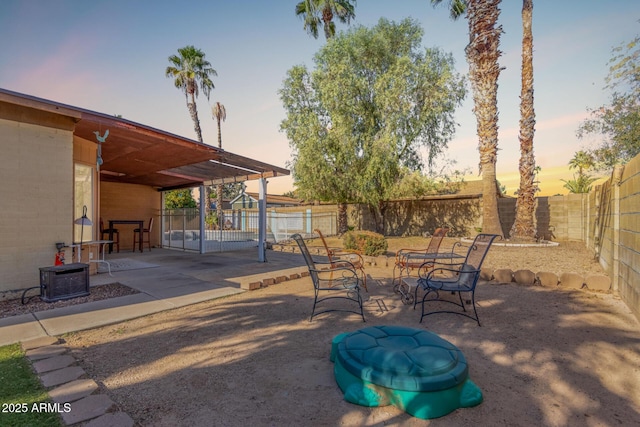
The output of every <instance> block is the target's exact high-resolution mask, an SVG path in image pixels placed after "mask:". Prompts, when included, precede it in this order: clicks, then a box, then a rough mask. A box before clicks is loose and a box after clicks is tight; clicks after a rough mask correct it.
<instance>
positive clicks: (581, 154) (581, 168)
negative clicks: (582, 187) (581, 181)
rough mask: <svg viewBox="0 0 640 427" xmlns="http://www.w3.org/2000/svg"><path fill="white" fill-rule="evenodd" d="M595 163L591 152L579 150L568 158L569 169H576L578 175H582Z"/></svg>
mask: <svg viewBox="0 0 640 427" xmlns="http://www.w3.org/2000/svg"><path fill="white" fill-rule="evenodd" d="M595 164H596V162H595V160H594V158H593V155H592V154H591V153H588V152H586V151H584V150H580V151H577V152H576V153H575V154H574V155H573V157H572V158H571V160H569V169H578V175H583V174H584V172H585V170H588V169H591V168H592V167H594V166H595Z"/></svg>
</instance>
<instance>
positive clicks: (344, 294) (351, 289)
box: [291, 234, 366, 322]
mask: <svg viewBox="0 0 640 427" xmlns="http://www.w3.org/2000/svg"><path fill="white" fill-rule="evenodd" d="M291 238H292V239H293V240H295V241H296V243H297V244H298V247H299V248H300V252H301V253H302V256H303V257H304V261H305V262H306V264H307V267H308V269H309V276H310V277H311V281H312V282H313V289H314V298H313V308H312V310H311V317H310V318H309V321H310V322H311V321H312V320H313V318H314V317H315V316H317V315H319V314H322V313H329V312H332V311H342V312H347V313H354V314H359V315H360V316H361V317H362V321H363V322H366V320H365V318H364V310H363V308H362V296H361V295H360V278H359V276H358V273H357V271H356V268H355V267H354V266H353V264H351V263H349V262H348V261H343V262H341V266H336V267H332V266H331V263H318V262H315V261H314V260H313V258H312V257H311V253H309V249H307V244H306V243H305V242H304V239H303V238H302V236H301V235H300V234H294V235H292V236H291ZM340 301H343V302H344V303H345V304H349V305H355V306H357V308H355V307H354V308H350V307H349V306H348V305H341V306H338V307H335V308H332V307H327V308H324V309H320V310H321V311H317V312H316V308H318V305H319V304H322V305H327V304H330V303H331V302H336V303H337V304H339V303H340Z"/></svg>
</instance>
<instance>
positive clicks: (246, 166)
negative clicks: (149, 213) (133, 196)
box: [74, 111, 289, 190]
mask: <svg viewBox="0 0 640 427" xmlns="http://www.w3.org/2000/svg"><path fill="white" fill-rule="evenodd" d="M106 129H109V136H108V137H107V139H106V141H105V142H104V143H103V144H102V160H103V164H102V166H101V167H100V172H101V175H100V176H101V179H102V180H104V181H112V182H124V183H132V184H142V185H150V186H154V187H158V188H159V189H161V190H168V189H174V188H183V187H193V186H197V185H200V184H202V183H207V184H216V183H224V182H238V181H246V180H251V179H258V178H261V177H264V178H268V177H274V176H279V175H289V171H288V170H287V169H284V168H280V167H278V166H274V165H270V164H267V163H263V162H260V161H257V160H253V159H250V158H248V157H243V156H239V155H237V154H233V153H230V152H228V151H224V150H221V149H219V148H217V147H213V146H210V145H206V144H201V143H199V142H196V141H193V140H190V139H187V138H184V137H181V136H178V135H174V134H171V133H168V132H164V131H160V130H157V129H153V128H150V127H147V126H144V125H140V124H138V123H134V122H130V121H128V120H124V119H121V118H116V117H110V116H105V115H102V114H99V113H93V112H87V111H83V112H82V118H81V119H80V121H79V122H78V123H77V124H76V128H75V131H74V134H75V135H77V136H79V137H80V138H83V139H87V140H89V141H96V136H95V134H94V132H95V131H98V132H99V133H100V135H104V133H105V130H106Z"/></svg>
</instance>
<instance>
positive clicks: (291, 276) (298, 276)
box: [289, 273, 300, 280]
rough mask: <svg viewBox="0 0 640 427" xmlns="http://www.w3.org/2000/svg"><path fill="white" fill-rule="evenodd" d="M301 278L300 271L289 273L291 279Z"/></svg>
mask: <svg viewBox="0 0 640 427" xmlns="http://www.w3.org/2000/svg"><path fill="white" fill-rule="evenodd" d="M299 278H300V273H292V274H290V275H289V280H296V279H299Z"/></svg>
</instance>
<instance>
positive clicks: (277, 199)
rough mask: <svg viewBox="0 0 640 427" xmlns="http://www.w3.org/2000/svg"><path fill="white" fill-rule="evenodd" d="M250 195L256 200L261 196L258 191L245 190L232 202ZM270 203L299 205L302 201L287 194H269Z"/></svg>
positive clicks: (232, 202) (268, 200)
mask: <svg viewBox="0 0 640 427" xmlns="http://www.w3.org/2000/svg"><path fill="white" fill-rule="evenodd" d="M245 195H246V196H249V198H251V199H252V200H254V201H256V202H257V201H258V198H259V197H260V196H259V194H258V193H252V192H248V191H247V192H245V193H241V194H239V195H238V196H236V198H235V199H233V200H232V201H231V202H229V203H231V204H234V203H235V202H236V201H237V200H238V199H240V198H242V197H243V196H245ZM268 203H275V204H287V205H299V204H300V201H299V200H297V199H294V198H292V197H287V196H278V195H275V194H267V204H268Z"/></svg>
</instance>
